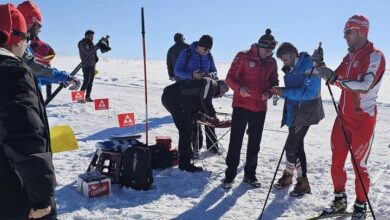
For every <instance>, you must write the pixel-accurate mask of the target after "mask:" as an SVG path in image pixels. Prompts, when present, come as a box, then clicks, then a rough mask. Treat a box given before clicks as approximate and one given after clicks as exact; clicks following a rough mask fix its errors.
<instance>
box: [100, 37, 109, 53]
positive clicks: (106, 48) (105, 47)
mask: <svg viewBox="0 0 390 220" xmlns="http://www.w3.org/2000/svg"><path fill="white" fill-rule="evenodd" d="M97 46H98V48H99V49H100V52H102V53H105V52H107V51H110V50H111V47H110V43H109V42H108V39H101V40H100V41H99V42H98V44H97Z"/></svg>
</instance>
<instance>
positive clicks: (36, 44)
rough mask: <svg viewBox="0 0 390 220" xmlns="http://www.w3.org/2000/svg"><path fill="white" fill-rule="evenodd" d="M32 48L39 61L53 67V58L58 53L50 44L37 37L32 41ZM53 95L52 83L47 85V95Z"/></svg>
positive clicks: (36, 59)
mask: <svg viewBox="0 0 390 220" xmlns="http://www.w3.org/2000/svg"><path fill="white" fill-rule="evenodd" d="M30 46H31V49H32V50H33V51H34V55H35V61H36V62H37V63H40V64H43V65H46V66H49V67H51V61H52V60H53V58H54V56H55V55H56V53H55V52H54V49H53V48H52V47H51V46H50V45H49V44H48V43H45V42H43V41H42V40H41V39H39V38H38V36H37V37H35V38H34V39H32V40H31V42H30ZM50 95H51V84H47V85H46V97H49V96H50Z"/></svg>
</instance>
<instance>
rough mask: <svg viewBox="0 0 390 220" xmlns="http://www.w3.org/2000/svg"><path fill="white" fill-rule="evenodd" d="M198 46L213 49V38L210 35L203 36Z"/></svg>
mask: <svg viewBox="0 0 390 220" xmlns="http://www.w3.org/2000/svg"><path fill="white" fill-rule="evenodd" d="M198 46H201V47H204V48H207V49H210V50H211V48H212V47H213V38H212V37H211V36H210V35H203V36H202V37H201V38H200V39H199V42H198Z"/></svg>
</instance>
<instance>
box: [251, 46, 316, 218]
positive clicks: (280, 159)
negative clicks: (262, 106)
mask: <svg viewBox="0 0 390 220" xmlns="http://www.w3.org/2000/svg"><path fill="white" fill-rule="evenodd" d="M320 48H321V42H320V45H319V46H318V49H320ZM321 49H322V48H321ZM313 71H314V67H312V69H311V71H310V74H309V81H308V82H307V84H306V85H305V88H304V89H303V92H302V95H301V100H300V102H299V105H298V108H297V112H296V113H295V115H294V118H293V120H292V125H291V127H294V124H295V120H296V119H297V115H298V114H299V112H300V110H301V107H302V103H303V96H304V95H305V92H306V89H307V86H308V84H309V83H310V79H311V76H312V75H313ZM290 137H291V136H290V132H289V134H288V136H287V140H286V143H285V144H284V147H283V150H282V154H281V155H280V158H279V161H278V165H277V166H276V170H275V173H274V176H273V178H272V181H271V185H270V186H269V189H268V193H267V197H266V198H265V201H264V205H263V209H262V210H261V214H260V217H259V219H260V220H261V219H262V217H263V214H264V210H265V207H266V206H267V201H268V198H269V195H270V193H271V190H272V186H273V185H274V182H275V178H276V174H277V173H278V170H279V166H280V162H281V161H282V158H283V154H284V151H285V150H286V146H287V143H288V142H289V140H290Z"/></svg>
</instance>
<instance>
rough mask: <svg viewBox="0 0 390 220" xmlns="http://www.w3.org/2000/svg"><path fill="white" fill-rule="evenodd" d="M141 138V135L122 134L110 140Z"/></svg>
mask: <svg viewBox="0 0 390 220" xmlns="http://www.w3.org/2000/svg"><path fill="white" fill-rule="evenodd" d="M141 137H142V136H141V135H132V134H121V135H113V136H111V137H110V140H135V139H140V138H141Z"/></svg>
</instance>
